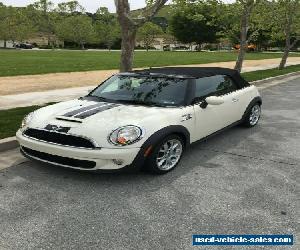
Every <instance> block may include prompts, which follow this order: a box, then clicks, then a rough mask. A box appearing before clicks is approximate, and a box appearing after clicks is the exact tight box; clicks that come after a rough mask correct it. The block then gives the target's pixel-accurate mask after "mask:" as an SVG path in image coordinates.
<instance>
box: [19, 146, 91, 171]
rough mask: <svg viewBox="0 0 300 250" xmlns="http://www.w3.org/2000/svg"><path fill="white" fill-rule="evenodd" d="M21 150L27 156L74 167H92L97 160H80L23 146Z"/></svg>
mask: <svg viewBox="0 0 300 250" xmlns="http://www.w3.org/2000/svg"><path fill="white" fill-rule="evenodd" d="M21 150H22V151H23V152H24V153H25V156H26V155H27V156H29V157H34V158H38V159H40V160H43V161H47V162H50V163H54V164H59V165H64V166H69V167H74V168H85V169H91V168H94V167H95V166H96V162H94V161H87V160H78V159H73V158H69V157H62V156H58V155H51V154H47V153H44V152H39V151H36V150H33V149H30V148H26V147H21Z"/></svg>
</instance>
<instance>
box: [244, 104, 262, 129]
mask: <svg viewBox="0 0 300 250" xmlns="http://www.w3.org/2000/svg"><path fill="white" fill-rule="evenodd" d="M260 115H261V107H260V105H259V104H258V103H256V104H254V105H253V106H252V107H251V109H250V111H249V112H248V114H247V115H246V117H245V120H244V125H245V126H246V127H254V126H255V125H256V124H257V123H258V120H259V118H260Z"/></svg>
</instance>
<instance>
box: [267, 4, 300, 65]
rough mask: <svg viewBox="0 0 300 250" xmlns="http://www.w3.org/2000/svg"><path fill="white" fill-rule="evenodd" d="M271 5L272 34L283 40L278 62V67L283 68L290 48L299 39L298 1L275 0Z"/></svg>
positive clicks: (299, 13)
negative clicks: (281, 54) (281, 52)
mask: <svg viewBox="0 0 300 250" xmlns="http://www.w3.org/2000/svg"><path fill="white" fill-rule="evenodd" d="M273 6H274V8H273V11H272V20H273V25H272V31H273V32H272V33H273V36H274V37H276V38H283V39H284V40H285V47H284V53H283V56H282V58H281V61H280V64H279V69H283V68H284V67H285V65H286V61H287V58H288V56H289V52H290V50H291V48H293V47H294V46H295V45H296V44H297V42H298V41H300V1H299V0H277V1H273Z"/></svg>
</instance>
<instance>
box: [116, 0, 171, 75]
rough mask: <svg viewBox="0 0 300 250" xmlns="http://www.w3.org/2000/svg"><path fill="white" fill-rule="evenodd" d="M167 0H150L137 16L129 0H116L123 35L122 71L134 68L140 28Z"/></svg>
mask: <svg viewBox="0 0 300 250" xmlns="http://www.w3.org/2000/svg"><path fill="white" fill-rule="evenodd" d="M167 1H168V0H155V1H154V0H153V1H149V2H148V4H147V6H146V8H144V9H143V10H142V11H141V12H140V14H139V15H138V16H137V17H134V16H132V14H131V13H130V5H129V1H128V0H115V5H116V10H117V16H118V21H119V23H120V26H121V37H122V43H121V49H122V52H121V60H120V71H121V72H124V71H130V70H132V62H133V52H134V46H135V39H136V34H137V30H138V28H139V27H141V26H142V25H143V24H144V23H146V22H148V21H150V20H151V18H153V16H155V14H156V13H157V12H158V11H159V10H160V9H161V8H162V7H163V6H164V4H165V3H166V2H167Z"/></svg>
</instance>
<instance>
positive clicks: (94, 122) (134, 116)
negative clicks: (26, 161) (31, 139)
mask: <svg viewBox="0 0 300 250" xmlns="http://www.w3.org/2000/svg"><path fill="white" fill-rule="evenodd" d="M175 110H178V108H164V107H163V108H161V107H149V106H139V105H123V104H119V103H107V102H96V101H89V100H72V101H67V102H62V103H58V104H54V105H50V106H47V107H44V108H41V109H39V110H37V111H35V112H34V113H33V116H32V117H33V118H32V120H31V121H30V123H29V124H28V126H29V127H32V128H39V129H48V128H49V125H54V126H55V127H62V128H67V133H69V134H74V135H80V136H85V137H88V138H91V139H93V140H94V141H95V142H97V144H98V145H99V146H100V147H109V148H110V147H115V146H113V145H111V144H110V143H109V142H108V140H107V137H108V136H109V134H110V133H111V132H112V131H113V130H115V129H117V128H119V127H122V126H126V125H136V126H139V127H141V128H142V129H143V130H144V131H145V134H147V135H151V134H152V133H154V132H155V131H157V130H158V129H160V127H162V126H164V124H169V122H170V121H169V119H170V116H172V113H174V112H175ZM50 129H51V126H50ZM62 132H64V131H62ZM146 138H147V136H145V138H144V139H143V140H141V141H140V142H138V143H135V144H133V145H130V146H131V147H139V146H141V145H142V143H143V141H144V140H145V139H146ZM128 147H129V146H128Z"/></svg>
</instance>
